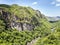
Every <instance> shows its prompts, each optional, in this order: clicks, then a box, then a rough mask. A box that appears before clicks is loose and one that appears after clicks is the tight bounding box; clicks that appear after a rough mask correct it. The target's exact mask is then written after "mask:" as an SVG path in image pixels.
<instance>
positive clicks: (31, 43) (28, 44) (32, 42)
mask: <svg viewBox="0 0 60 45" xmlns="http://www.w3.org/2000/svg"><path fill="white" fill-rule="evenodd" d="M39 39H40V37H38V38H36V39H33V40H32V41H31V42H28V43H27V45H34V44H35V43H36V42H37V41H38V40H39Z"/></svg>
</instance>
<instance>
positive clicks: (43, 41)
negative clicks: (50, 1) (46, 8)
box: [0, 4, 60, 45]
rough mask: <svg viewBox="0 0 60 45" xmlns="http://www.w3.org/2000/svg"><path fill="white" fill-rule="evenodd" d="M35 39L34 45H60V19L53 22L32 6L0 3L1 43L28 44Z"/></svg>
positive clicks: (3, 44)
mask: <svg viewBox="0 0 60 45" xmlns="http://www.w3.org/2000/svg"><path fill="white" fill-rule="evenodd" d="M37 38H38V39H37ZM35 39H37V41H36V42H35V43H32V45H60V20H58V21H56V22H53V23H51V22H49V21H48V19H47V17H46V16H45V15H44V14H42V13H41V12H40V11H39V10H35V9H33V8H31V7H24V6H18V5H16V4H13V5H6V4H0V45H28V43H30V42H31V41H32V40H35Z"/></svg>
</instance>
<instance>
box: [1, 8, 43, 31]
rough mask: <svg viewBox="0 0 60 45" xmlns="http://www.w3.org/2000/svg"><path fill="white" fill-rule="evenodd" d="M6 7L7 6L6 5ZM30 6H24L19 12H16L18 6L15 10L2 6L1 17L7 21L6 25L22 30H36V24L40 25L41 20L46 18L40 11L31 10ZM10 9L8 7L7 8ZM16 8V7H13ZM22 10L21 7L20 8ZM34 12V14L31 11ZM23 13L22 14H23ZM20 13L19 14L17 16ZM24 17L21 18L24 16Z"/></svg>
mask: <svg viewBox="0 0 60 45" xmlns="http://www.w3.org/2000/svg"><path fill="white" fill-rule="evenodd" d="M5 8H6V7H5ZM27 8H28V7H25V8H24V7H23V8H22V10H23V11H21V12H19V14H20V15H19V14H15V13H16V11H17V10H18V8H16V11H15V12H12V13H11V12H10V10H11V8H9V9H10V10H9V11H6V9H4V8H0V19H3V20H4V21H5V23H6V27H9V28H12V29H17V30H19V31H21V30H34V28H35V27H36V26H39V25H40V22H39V20H40V19H41V18H44V17H43V15H42V14H41V12H40V11H38V10H34V9H31V8H30V10H29V8H28V9H27ZM7 9H8V8H7ZM13 10H14V9H13ZM19 10H21V9H19ZM31 11H32V12H33V14H32V13H31ZM21 13H22V14H21ZM17 15H19V16H17ZM21 15H22V16H23V18H21V17H22V16H21Z"/></svg>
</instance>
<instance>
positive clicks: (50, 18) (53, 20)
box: [47, 16, 60, 22]
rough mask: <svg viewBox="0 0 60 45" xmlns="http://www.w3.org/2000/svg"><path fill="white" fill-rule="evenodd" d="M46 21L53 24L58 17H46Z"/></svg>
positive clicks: (59, 17)
mask: <svg viewBox="0 0 60 45" xmlns="http://www.w3.org/2000/svg"><path fill="white" fill-rule="evenodd" d="M47 19H48V21H52V22H55V21H58V20H60V16H56V17H47Z"/></svg>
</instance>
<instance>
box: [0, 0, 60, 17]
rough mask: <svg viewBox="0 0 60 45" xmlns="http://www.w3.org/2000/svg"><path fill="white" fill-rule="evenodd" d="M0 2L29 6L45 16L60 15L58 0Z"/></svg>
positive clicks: (59, 0) (3, 0)
mask: <svg viewBox="0 0 60 45" xmlns="http://www.w3.org/2000/svg"><path fill="white" fill-rule="evenodd" d="M0 4H8V5H11V4H18V5H20V6H30V7H32V8H34V9H35V10H40V11H41V13H42V14H44V15H46V16H60V0H0Z"/></svg>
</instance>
